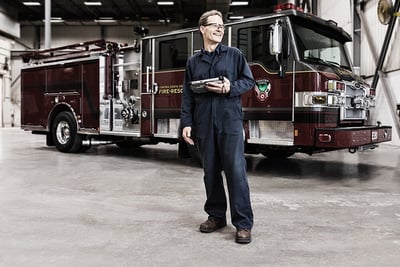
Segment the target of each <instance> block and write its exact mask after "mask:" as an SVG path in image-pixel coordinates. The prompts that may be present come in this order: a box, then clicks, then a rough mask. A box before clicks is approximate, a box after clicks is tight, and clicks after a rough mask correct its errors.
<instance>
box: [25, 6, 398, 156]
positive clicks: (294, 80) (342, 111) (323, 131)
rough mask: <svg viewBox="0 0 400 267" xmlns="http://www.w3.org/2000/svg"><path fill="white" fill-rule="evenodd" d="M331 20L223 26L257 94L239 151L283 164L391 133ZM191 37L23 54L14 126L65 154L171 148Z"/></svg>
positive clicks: (261, 20) (247, 97) (299, 18)
mask: <svg viewBox="0 0 400 267" xmlns="http://www.w3.org/2000/svg"><path fill="white" fill-rule="evenodd" d="M348 41H351V37H350V36H349V35H348V34H347V33H346V32H344V31H343V30H342V29H341V28H339V27H338V26H337V25H336V24H335V23H333V22H332V21H325V20H323V19H320V18H318V17H316V16H313V15H311V14H306V13H303V12H301V11H299V10H296V9H289V10H279V11H277V12H275V13H273V14H267V15H263V16H258V17H253V18H248V19H244V20H241V21H238V22H232V23H229V24H227V25H226V28H225V37H224V39H223V43H224V44H226V45H229V46H235V47H237V48H239V49H240V50H241V51H242V52H243V54H244V55H245V56H246V58H247V60H248V62H249V65H250V68H251V70H252V72H253V76H254V78H255V80H256V86H255V87H254V88H253V89H251V90H250V91H248V92H247V93H246V94H244V95H243V96H242V104H243V115H244V121H243V134H244V137H245V148H246V153H262V154H263V155H265V156H268V157H287V156H290V155H292V154H293V153H296V152H303V153H308V154H313V153H317V152H324V151H332V150H338V149H345V148H346V149H349V150H350V151H356V150H357V149H366V148H374V147H376V146H377V144H378V143H381V142H387V141H390V140H391V134H392V131H391V130H392V129H391V127H390V126H382V125H380V124H379V123H371V122H370V121H369V118H370V114H371V111H372V110H373V108H374V106H375V101H374V98H375V90H374V88H370V86H369V85H368V84H366V83H365V82H364V81H363V80H362V79H361V78H360V77H359V76H357V75H355V74H354V72H353V69H352V65H351V62H350V59H349V56H348V54H347V52H346V47H345V43H346V42H348ZM201 47H202V40H201V36H200V33H199V31H198V29H186V30H180V31H174V32H169V33H165V34H160V35H156V36H146V37H143V38H141V39H140V40H138V41H137V43H136V44H135V45H132V46H121V45H119V44H116V43H112V42H106V41H103V40H100V41H93V42H86V43H82V44H75V45H70V46H64V47H60V48H54V49H48V50H42V51H36V52H32V53H28V54H26V55H25V56H24V60H25V62H26V65H25V66H24V67H23V69H22V73H21V90H22V115H21V117H22V118H21V125H22V126H21V127H22V129H24V130H29V131H32V133H39V134H45V135H46V136H47V144H48V145H55V146H56V148H57V149H58V150H60V151H62V152H79V151H82V150H85V149H87V148H89V147H90V145H93V144H108V143H117V144H118V145H119V146H125V145H141V144H156V143H158V142H166V143H173V144H175V143H178V144H179V151H184V150H185V148H186V145H185V144H184V143H183V142H182V140H181V138H180V132H181V130H180V119H179V117H180V107H181V95H182V90H183V78H184V72H185V64H186V60H187V58H188V57H190V56H191V55H193V53H196V52H197V51H199V50H200V49H201Z"/></svg>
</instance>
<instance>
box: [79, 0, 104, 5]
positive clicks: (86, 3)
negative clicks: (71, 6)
mask: <svg viewBox="0 0 400 267" xmlns="http://www.w3.org/2000/svg"><path fill="white" fill-rule="evenodd" d="M83 3H84V4H85V5H87V6H101V5H102V3H101V2H100V1H96V2H88V1H85V2H83Z"/></svg>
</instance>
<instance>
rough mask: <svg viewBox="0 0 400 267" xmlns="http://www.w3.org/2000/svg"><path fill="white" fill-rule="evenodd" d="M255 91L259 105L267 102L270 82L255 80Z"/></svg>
mask: <svg viewBox="0 0 400 267" xmlns="http://www.w3.org/2000/svg"><path fill="white" fill-rule="evenodd" d="M255 89H256V90H255V91H256V95H257V99H258V100H259V101H260V102H261V103H263V102H265V101H267V97H268V96H269V92H270V91H271V82H270V81H269V80H267V79H263V80H257V81H256V86H255Z"/></svg>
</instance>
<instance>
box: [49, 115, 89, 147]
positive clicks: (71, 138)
mask: <svg viewBox="0 0 400 267" xmlns="http://www.w3.org/2000/svg"><path fill="white" fill-rule="evenodd" d="M77 132H78V130H77V124H76V120H75V118H74V116H73V115H72V113H71V112H67V111H63V112H61V113H59V114H58V115H57V116H56V118H55V119H54V122H53V124H52V129H51V134H52V136H53V142H54V145H55V146H56V148H57V150H58V151H60V152H65V153H76V152H79V151H81V149H82V137H81V136H80V135H79V134H78V133H77Z"/></svg>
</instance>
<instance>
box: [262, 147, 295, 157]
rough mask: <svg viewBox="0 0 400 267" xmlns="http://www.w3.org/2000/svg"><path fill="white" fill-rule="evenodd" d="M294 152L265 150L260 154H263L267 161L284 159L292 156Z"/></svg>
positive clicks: (277, 149)
mask: <svg viewBox="0 0 400 267" xmlns="http://www.w3.org/2000/svg"><path fill="white" fill-rule="evenodd" d="M294 153H295V152H294V151H292V150H289V149H282V148H281V149H279V148H276V149H272V148H271V149H267V150H265V151H263V152H262V153H261V154H263V155H264V156H265V157H267V158H269V159H286V158H288V157H290V156H292V155H293V154H294Z"/></svg>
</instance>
